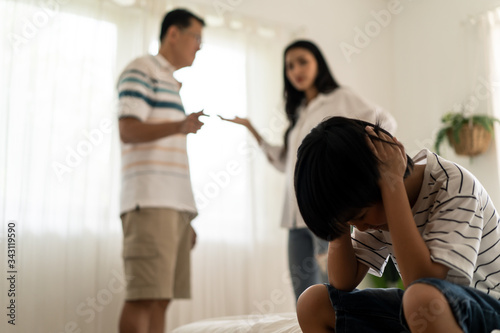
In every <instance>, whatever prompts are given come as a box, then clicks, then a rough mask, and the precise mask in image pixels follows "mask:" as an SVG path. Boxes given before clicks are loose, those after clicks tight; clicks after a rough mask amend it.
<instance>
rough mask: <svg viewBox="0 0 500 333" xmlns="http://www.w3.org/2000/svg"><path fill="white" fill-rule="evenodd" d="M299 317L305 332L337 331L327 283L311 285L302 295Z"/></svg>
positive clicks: (299, 302) (298, 308) (299, 301)
mask: <svg viewBox="0 0 500 333" xmlns="http://www.w3.org/2000/svg"><path fill="white" fill-rule="evenodd" d="M297 318H298V320H299V325H300V328H301V329H302V331H303V332H304V333H309V332H313V333H322V332H325V333H328V332H335V311H334V309H333V307H332V303H331V302H330V298H329V296H328V290H327V288H326V286H325V285H321V284H317V285H314V286H311V287H309V288H308V289H306V291H304V292H303V293H302V295H300V297H299V300H298V301H297Z"/></svg>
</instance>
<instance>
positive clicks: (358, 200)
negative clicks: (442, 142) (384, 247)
mask: <svg viewBox="0 0 500 333" xmlns="http://www.w3.org/2000/svg"><path fill="white" fill-rule="evenodd" d="M366 126H372V127H374V130H375V132H376V133H378V132H384V133H386V134H388V135H390V136H391V137H392V135H391V134H390V133H388V132H387V131H385V130H384V129H382V128H381V127H380V126H379V125H378V124H375V125H374V124H371V123H369V122H365V121H362V120H357V119H349V118H344V117H332V118H329V119H327V120H324V121H323V122H321V123H320V124H319V125H318V126H316V127H315V128H314V129H313V130H312V131H311V133H309V134H308V135H307V136H306V137H305V139H304V141H302V144H301V145H300V147H299V150H298V154H297V163H296V165H295V179H294V181H295V194H296V196H297V203H298V206H299V210H300V213H301V214H302V217H303V218H304V221H305V223H306V224H307V226H308V227H309V229H310V230H311V231H312V232H313V233H314V234H315V235H316V236H318V237H320V238H322V239H325V240H328V241H331V240H333V239H335V238H338V237H339V236H341V235H342V234H343V233H345V232H347V230H348V228H349V226H348V224H347V222H348V221H349V220H351V219H352V218H353V217H354V216H355V215H356V214H358V213H359V211H360V210H361V209H362V208H366V207H369V206H372V205H373V204H375V203H377V202H380V201H381V200H382V196H381V193H380V189H379V186H378V180H379V178H380V173H379V168H378V164H379V161H378V159H377V157H376V156H375V155H374V154H373V152H372V151H371V149H370V147H369V146H368V145H367V139H368V137H370V138H371V139H372V140H380V139H379V138H378V137H373V136H370V135H369V134H368V133H367V132H366V130H365V127H366ZM388 144H394V143H392V142H388ZM406 156H407V161H408V163H407V168H406V172H405V175H404V177H405V178H406V177H407V176H408V175H409V174H410V173H411V172H412V170H413V161H412V159H411V158H410V157H409V156H408V155H406Z"/></svg>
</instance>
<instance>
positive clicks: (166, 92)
mask: <svg viewBox="0 0 500 333" xmlns="http://www.w3.org/2000/svg"><path fill="white" fill-rule="evenodd" d="M174 71H175V68H174V67H173V66H172V65H171V64H170V63H168V61H167V60H166V59H165V58H163V57H162V56H161V55H157V56H151V55H148V56H144V57H140V58H137V59H135V60H134V61H132V62H131V63H130V64H129V65H128V66H127V67H126V68H125V69H124V70H123V72H122V73H121V75H120V77H119V79H118V98H119V103H118V113H119V117H120V118H123V117H135V118H137V119H139V120H141V121H143V122H145V123H159V122H166V121H180V120H183V119H185V117H186V115H185V112H184V107H183V105H182V101H181V97H180V95H179V89H180V84H179V82H177V81H176V80H175V79H174V77H173V72H174ZM121 148H122V149H121V151H122V191H121V208H120V211H121V213H124V212H127V211H130V210H132V209H135V208H136V207H137V206H140V207H158V208H159V207H162V208H173V209H176V210H179V211H187V212H192V213H194V214H196V205H195V201H194V197H193V192H192V187H191V179H190V174H189V162H188V156H187V152H186V135H183V134H178V135H172V136H168V137H164V138H161V139H158V140H156V141H151V142H145V143H134V144H125V143H123V142H122V144H121Z"/></svg>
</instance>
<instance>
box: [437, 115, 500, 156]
mask: <svg viewBox="0 0 500 333" xmlns="http://www.w3.org/2000/svg"><path fill="white" fill-rule="evenodd" d="M496 121H499V120H498V119H496V118H495V117H493V116H490V115H486V114H473V115H470V116H466V115H465V114H464V112H449V113H447V114H445V115H444V116H443V117H442V118H441V123H442V127H441V129H440V130H439V132H438V134H437V136H436V141H435V142H434V150H435V151H436V153H438V154H440V150H439V148H440V146H441V144H442V143H443V141H444V139H445V137H446V138H447V139H448V143H449V144H450V146H452V147H453V148H454V149H455V152H456V153H457V155H465V156H471V157H472V156H476V155H479V154H481V153H483V152H485V151H486V150H487V149H488V147H489V145H490V142H491V138H492V134H493V125H494V123H495V122H496Z"/></svg>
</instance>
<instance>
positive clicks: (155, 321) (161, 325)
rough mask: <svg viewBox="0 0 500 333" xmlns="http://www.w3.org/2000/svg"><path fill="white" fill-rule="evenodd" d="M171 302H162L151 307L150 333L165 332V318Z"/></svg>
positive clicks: (157, 302)
mask: <svg viewBox="0 0 500 333" xmlns="http://www.w3.org/2000/svg"><path fill="white" fill-rule="evenodd" d="M169 304H170V300H160V301H156V302H154V303H153V305H152V307H151V320H150V325H149V333H163V332H165V318H166V312H167V308H168V305H169Z"/></svg>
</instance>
